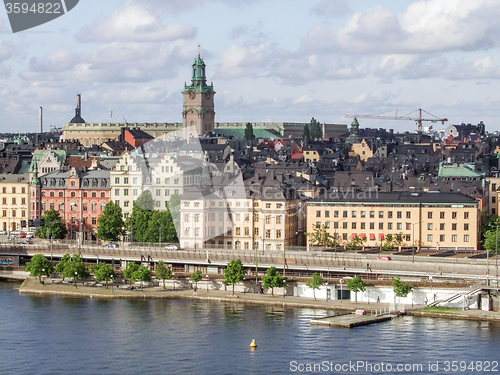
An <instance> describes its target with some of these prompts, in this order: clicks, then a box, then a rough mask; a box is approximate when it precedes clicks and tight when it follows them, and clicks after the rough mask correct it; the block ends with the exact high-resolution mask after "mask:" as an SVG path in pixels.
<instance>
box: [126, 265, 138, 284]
mask: <svg viewBox="0 0 500 375" xmlns="http://www.w3.org/2000/svg"><path fill="white" fill-rule="evenodd" d="M138 269H139V265H138V264H137V263H135V262H127V266H126V267H125V270H124V271H123V276H125V278H127V279H128V281H129V282H130V285H132V283H135V282H136V280H137V278H136V277H135V276H136V275H135V271H137V270H138Z"/></svg>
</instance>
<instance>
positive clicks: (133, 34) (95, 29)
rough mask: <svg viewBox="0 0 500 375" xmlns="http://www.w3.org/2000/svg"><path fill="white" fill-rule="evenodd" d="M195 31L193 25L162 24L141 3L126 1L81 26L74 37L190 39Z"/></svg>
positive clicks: (97, 39) (92, 39)
mask: <svg viewBox="0 0 500 375" xmlns="http://www.w3.org/2000/svg"><path fill="white" fill-rule="evenodd" d="M195 34H196V28H195V27H194V26H192V25H185V24H169V25H164V24H163V23H162V22H161V20H160V19H159V18H158V15H157V14H153V13H152V12H150V11H149V10H148V9H146V8H145V7H144V6H143V5H140V4H133V3H127V4H126V5H125V6H123V7H122V8H119V9H118V10H117V11H116V12H115V13H114V14H113V16H112V17H111V19H109V20H106V21H102V20H101V21H97V22H95V23H94V24H93V25H91V26H86V27H84V28H83V29H82V30H81V31H80V32H79V33H78V34H77V35H76V39H77V40H78V41H82V42H104V41H121V42H147V41H149V42H150V41H156V42H162V41H167V40H176V39H190V38H193V37H194V36H195Z"/></svg>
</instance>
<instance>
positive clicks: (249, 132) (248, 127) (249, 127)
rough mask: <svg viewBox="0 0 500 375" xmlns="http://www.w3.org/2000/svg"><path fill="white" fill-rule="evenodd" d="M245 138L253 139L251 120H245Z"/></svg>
mask: <svg viewBox="0 0 500 375" xmlns="http://www.w3.org/2000/svg"><path fill="white" fill-rule="evenodd" d="M245 139H246V140H247V141H251V140H253V139H255V134H254V133H253V125H252V123H251V122H247V125H246V127H245Z"/></svg>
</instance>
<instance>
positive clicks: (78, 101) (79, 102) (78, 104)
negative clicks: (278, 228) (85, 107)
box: [76, 94, 82, 113]
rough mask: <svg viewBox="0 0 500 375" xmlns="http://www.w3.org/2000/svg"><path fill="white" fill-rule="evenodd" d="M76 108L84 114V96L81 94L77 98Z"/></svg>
mask: <svg viewBox="0 0 500 375" xmlns="http://www.w3.org/2000/svg"><path fill="white" fill-rule="evenodd" d="M76 108H78V110H79V112H80V113H82V96H81V95H80V94H78V95H77V96H76Z"/></svg>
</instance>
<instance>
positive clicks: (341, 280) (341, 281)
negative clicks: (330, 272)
mask: <svg viewBox="0 0 500 375" xmlns="http://www.w3.org/2000/svg"><path fill="white" fill-rule="evenodd" d="M343 282H344V279H340V303H342V283H343Z"/></svg>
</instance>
